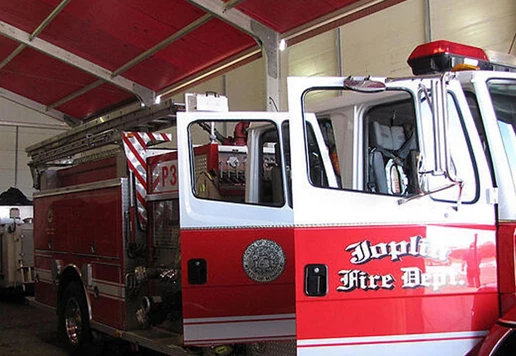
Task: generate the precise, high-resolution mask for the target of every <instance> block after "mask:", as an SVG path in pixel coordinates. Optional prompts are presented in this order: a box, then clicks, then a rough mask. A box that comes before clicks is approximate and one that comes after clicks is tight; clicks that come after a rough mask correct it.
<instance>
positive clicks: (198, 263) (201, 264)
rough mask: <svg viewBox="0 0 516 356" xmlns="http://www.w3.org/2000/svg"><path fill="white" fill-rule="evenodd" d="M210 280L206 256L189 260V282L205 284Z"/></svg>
mask: <svg viewBox="0 0 516 356" xmlns="http://www.w3.org/2000/svg"><path fill="white" fill-rule="evenodd" d="M207 280H208V266H207V263H206V260H205V259H204V258H194V259H191V260H188V283H189V284H205V283H206V281H207Z"/></svg>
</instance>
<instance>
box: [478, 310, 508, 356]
mask: <svg viewBox="0 0 516 356" xmlns="http://www.w3.org/2000/svg"><path fill="white" fill-rule="evenodd" d="M514 338H516V306H513V307H512V308H511V309H510V310H509V311H508V312H507V313H505V314H504V315H503V316H502V317H501V318H500V319H498V321H497V322H496V324H495V325H494V326H493V327H492V328H491V330H490V331H489V334H488V335H487V336H486V338H485V339H484V342H483V343H482V345H481V346H480V349H479V350H478V353H477V356H492V355H495V354H496V352H497V351H498V350H500V348H501V347H502V346H504V345H505V344H506V343H507V342H508V341H509V340H511V343H512V344H514V343H515V341H514V340H513V339H514ZM511 346H512V347H514V345H511Z"/></svg>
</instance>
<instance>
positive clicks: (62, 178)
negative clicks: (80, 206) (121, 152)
mask: <svg viewBox="0 0 516 356" xmlns="http://www.w3.org/2000/svg"><path fill="white" fill-rule="evenodd" d="M116 175H117V171H116V157H110V158H106V159H103V160H100V161H94V162H88V163H84V164H80V165H77V166H75V167H71V168H68V169H63V170H59V171H57V176H58V177H59V179H58V181H59V183H58V184H59V186H60V187H68V186H71V185H77V184H85V183H92V182H98V181H101V180H108V179H113V178H116Z"/></svg>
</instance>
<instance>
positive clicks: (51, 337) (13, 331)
mask: <svg viewBox="0 0 516 356" xmlns="http://www.w3.org/2000/svg"><path fill="white" fill-rule="evenodd" d="M0 355H2V356H4V355H5V356H14V355H24V356H65V355H68V354H67V353H66V352H65V351H64V350H63V349H62V348H61V347H60V346H59V345H58V343H57V326H56V315H55V314H53V313H50V312H47V311H44V310H40V309H37V308H34V307H31V306H29V305H27V304H25V303H24V300H23V298H12V297H10V298H8V297H5V296H4V297H1V298H0Z"/></svg>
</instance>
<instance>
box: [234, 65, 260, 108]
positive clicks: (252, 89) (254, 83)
mask: <svg viewBox="0 0 516 356" xmlns="http://www.w3.org/2000/svg"><path fill="white" fill-rule="evenodd" d="M266 70H267V68H266V67H265V61H264V60H263V59H259V60H256V61H254V62H251V63H248V64H246V65H244V66H242V67H240V68H237V69H235V70H232V71H231V72H228V73H227V74H226V96H227V97H228V98H229V109H230V110H231V111H263V110H266V98H265V92H266V88H265V75H264V73H266V72H265V71H266Z"/></svg>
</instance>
